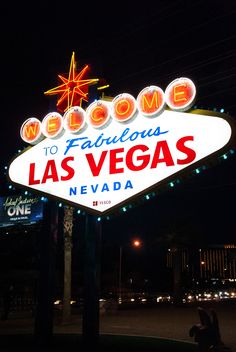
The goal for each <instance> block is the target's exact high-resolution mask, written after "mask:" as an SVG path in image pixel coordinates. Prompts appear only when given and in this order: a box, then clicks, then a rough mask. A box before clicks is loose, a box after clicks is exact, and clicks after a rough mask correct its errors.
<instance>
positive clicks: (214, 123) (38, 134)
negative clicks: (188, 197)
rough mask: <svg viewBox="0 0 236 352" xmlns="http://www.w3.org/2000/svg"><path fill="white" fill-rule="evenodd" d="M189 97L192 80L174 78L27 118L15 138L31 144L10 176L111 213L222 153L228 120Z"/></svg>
mask: <svg viewBox="0 0 236 352" xmlns="http://www.w3.org/2000/svg"><path fill="white" fill-rule="evenodd" d="M195 97H196V87H195V85H194V83H193V82H192V81H191V80H190V79H189V78H185V77H181V78H177V79H175V80H174V81H172V82H171V83H170V84H169V85H168V86H167V88H166V90H165V91H163V90H162V89H161V88H160V87H158V86H155V85H153V86H148V87H146V88H144V89H143V90H142V91H141V92H140V93H139V94H138V96H137V98H136V99H135V98H134V97H133V96H132V95H130V94H128V93H122V94H119V95H118V96H116V97H115V98H114V99H113V100H112V101H105V100H102V99H101V100H98V101H94V102H93V103H91V104H90V105H89V106H88V107H87V109H86V110H84V109H83V108H82V107H80V106H72V107H70V108H69V109H68V110H67V111H66V112H65V113H64V115H61V114H60V113H58V112H51V113H49V114H47V115H46V116H45V117H44V119H43V120H42V121H40V120H38V119H37V118H35V117H31V118H29V119H27V120H26V121H25V122H24V123H23V125H22V127H21V131H20V133H21V137H22V139H23V140H24V141H25V142H26V143H29V144H31V145H32V146H31V147H30V148H27V149H26V150H25V151H23V152H22V153H21V154H19V155H18V156H17V157H16V158H15V159H14V160H13V161H12V162H11V164H10V166H9V178H10V180H11V182H13V183H15V184H16V185H19V186H21V187H22V186H23V187H24V188H27V189H30V190H32V191H37V192H40V193H41V194H44V195H46V196H53V197H56V198H57V199H59V200H62V201H64V202H66V203H69V204H72V205H74V206H77V207H82V208H84V209H85V210H86V211H88V212H92V213H97V214H103V213H106V212H108V211H111V210H113V209H114V208H116V207H118V206H121V205H124V204H125V203H126V202H127V200H129V201H130V200H131V199H134V197H139V196H140V195H142V194H144V193H146V192H148V191H149V190H153V189H156V188H158V187H159V186H161V185H162V184H163V182H165V183H167V182H168V180H170V179H171V178H173V177H176V176H177V175H178V174H180V173H182V172H183V171H186V172H187V171H190V170H191V169H192V170H193V169H194V168H196V167H197V165H199V164H200V163H202V162H203V161H205V160H206V159H208V158H209V157H210V156H211V157H216V156H218V155H220V154H221V153H223V151H224V150H227V148H229V145H230V144H231V142H232V140H233V136H234V126H233V122H232V119H231V117H230V116H228V115H226V114H220V113H216V112H211V111H207V110H190V109H191V107H192V105H193V103H194V101H195ZM188 110H190V111H189V112H187V111H188Z"/></svg>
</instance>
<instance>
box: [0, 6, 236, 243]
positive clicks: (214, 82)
mask: <svg viewBox="0 0 236 352" xmlns="http://www.w3.org/2000/svg"><path fill="white" fill-rule="evenodd" d="M1 7H2V10H1V21H0V23H1V61H2V63H1V82H2V89H1V91H2V93H1V101H2V106H1V115H2V119H1V121H2V127H1V129H0V136H1V163H2V164H3V165H4V164H9V162H10V159H11V158H12V157H14V155H15V154H16V152H17V150H18V149H20V148H21V147H22V146H23V144H22V141H21V139H20V133H19V132H20V127H21V125H22V123H23V122H24V121H25V120H26V119H27V118H29V117H32V116H35V117H37V118H39V119H40V120H42V118H43V117H44V116H45V115H46V114H47V113H48V112H50V111H55V110H56V109H55V106H54V105H53V104H54V101H53V100H52V98H50V97H47V96H45V95H44V94H43V92H44V91H46V90H48V89H50V88H53V87H55V86H56V85H57V74H59V73H64V74H65V73H68V71H69V64H70V59H71V55H72V52H73V51H74V52H75V55H76V60H77V61H78V65H79V67H83V66H84V65H85V64H90V65H91V78H96V77H97V78H100V79H103V80H104V81H106V82H107V83H109V84H110V88H109V89H108V90H107V91H106V94H107V95H110V96H115V95H117V94H119V93H123V92H127V93H131V94H133V95H134V96H135V97H136V96H137V94H138V93H139V92H140V91H141V90H142V89H143V88H144V87H146V86H148V85H152V84H153V85H158V86H160V87H161V88H162V89H163V90H165V88H166V87H167V85H168V84H169V83H170V82H171V81H172V80H174V79H175V78H178V77H189V78H190V79H192V80H193V81H194V82H195V85H196V88H197V99H196V105H197V106H198V107H200V108H204V109H209V110H213V109H217V110H218V111H219V110H220V109H224V111H225V112H226V113H228V114H229V115H230V116H232V117H233V118H236V99H235V95H236V94H235V92H236V64H235V62H236V60H235V59H236V58H235V56H236V27H235V20H236V2H235V1H234V0H232V1H231V0H226V1H221V0H220V1H219V0H214V1H211V0H208V1H207V0H199V1H184V0H176V1H168V0H167V1H164V0H162V1H161V0H156V1H153V2H148V3H143V4H142V3H137V2H131V4H130V3H129V4H127V3H122V2H117V3H114V4H113V5H112V3H111V2H109V3H108V5H107V6H105V4H104V2H97V3H96V4H95V5H94V4H93V3H91V2H85V3H83V4H81V2H78V1H70V2H69V3H68V4H67V3H66V2H65V3H63V4H62V5H61V4H60V5H59V3H58V2H56V3H55V4H54V6H53V3H52V2H50V4H49V1H48V2H43V1H40V2H31V3H29V4H27V5H26V4H24V2H17V3H16V4H14V7H13V6H12V4H11V3H10V2H5V3H4V4H2V5H1ZM235 162H236V152H235V153H234V154H230V155H229V157H228V158H227V159H226V160H222V161H220V160H215V162H213V163H212V165H210V166H208V167H207V168H206V170H204V171H202V172H201V174H200V175H189V176H186V177H185V178H184V179H182V180H181V182H180V184H179V185H177V186H176V187H175V188H173V189H169V188H168V187H166V188H165V187H164V188H163V190H161V191H160V193H159V194H158V195H157V196H156V197H155V198H153V199H152V200H150V201H146V202H140V204H139V205H137V206H136V207H135V208H133V209H131V210H130V211H128V212H127V213H126V214H122V215H120V216H118V215H117V214H116V215H114V216H112V219H111V220H110V221H109V222H106V221H105V225H104V232H105V233H104V236H105V237H109V236H110V235H111V238H115V239H117V238H121V241H125V240H126V238H129V237H132V236H137V235H138V236H140V237H143V238H144V240H146V241H148V240H149V239H150V238H152V239H153V238H158V237H160V236H161V235H162V234H163V233H166V232H168V231H169V229H172V230H171V231H176V232H178V231H179V232H181V231H182V230H181V229H182V227H183V226H185V227H186V228H188V229H189V232H190V233H191V231H197V232H198V234H199V239H204V241H207V242H209V243H215V242H221V243H225V242H231V243H232V242H234V243H235V206H234V204H235V196H236V166H235V165H236V164H235ZM183 224H184V225H183ZM185 232H186V229H185Z"/></svg>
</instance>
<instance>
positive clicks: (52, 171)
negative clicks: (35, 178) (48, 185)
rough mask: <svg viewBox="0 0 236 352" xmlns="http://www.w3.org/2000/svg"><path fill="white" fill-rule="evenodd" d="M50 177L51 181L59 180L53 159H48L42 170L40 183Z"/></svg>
mask: <svg viewBox="0 0 236 352" xmlns="http://www.w3.org/2000/svg"><path fill="white" fill-rule="evenodd" d="M50 178H51V179H52V182H58V181H59V178H58V174H57V168H56V163H55V160H48V162H47V165H46V168H45V171H44V175H43V178H42V183H45V182H46V181H47V180H49V179H50Z"/></svg>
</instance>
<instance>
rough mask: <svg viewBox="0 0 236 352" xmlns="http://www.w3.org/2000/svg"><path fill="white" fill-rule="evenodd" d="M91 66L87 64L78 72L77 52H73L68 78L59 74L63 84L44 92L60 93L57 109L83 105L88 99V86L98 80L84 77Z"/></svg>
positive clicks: (63, 109) (63, 110)
mask: <svg viewBox="0 0 236 352" xmlns="http://www.w3.org/2000/svg"><path fill="white" fill-rule="evenodd" d="M88 68H89V66H88V65H86V66H85V67H84V68H83V69H82V70H81V71H80V72H79V73H77V72H76V63H75V53H74V52H73V53H72V57H71V62H70V71H69V75H68V78H66V77H64V76H62V75H58V77H59V79H60V80H61V81H62V82H63V83H62V84H61V85H59V86H57V87H55V88H52V89H49V90H48V91H46V92H44V94H45V95H55V94H58V95H60V97H59V98H58V100H57V109H58V110H59V111H60V112H65V111H67V110H68V109H69V108H70V107H72V106H81V105H82V101H83V100H84V101H86V102H87V101H88V86H89V84H94V83H96V82H98V79H97V78H93V79H83V77H84V76H85V74H86V72H87V71H88Z"/></svg>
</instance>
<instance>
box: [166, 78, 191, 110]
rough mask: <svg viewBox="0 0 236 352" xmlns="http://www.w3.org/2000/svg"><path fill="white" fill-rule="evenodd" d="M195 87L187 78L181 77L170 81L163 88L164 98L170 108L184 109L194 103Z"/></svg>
mask: <svg viewBox="0 0 236 352" xmlns="http://www.w3.org/2000/svg"><path fill="white" fill-rule="evenodd" d="M195 97H196V87H195V85H194V83H193V81H191V80H190V79H189V78H185V77H181V78H177V79H175V80H174V81H172V82H171V83H170V84H169V85H168V86H167V88H166V90H165V100H166V103H167V104H168V106H169V107H170V108H171V109H172V110H176V111H185V110H188V109H189V108H190V107H191V105H193V103H194V99H195Z"/></svg>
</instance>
